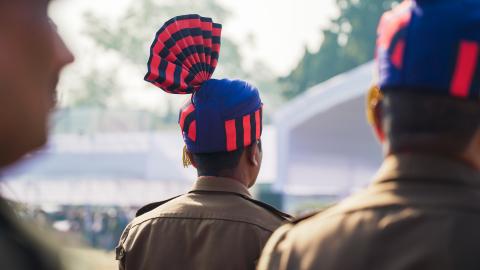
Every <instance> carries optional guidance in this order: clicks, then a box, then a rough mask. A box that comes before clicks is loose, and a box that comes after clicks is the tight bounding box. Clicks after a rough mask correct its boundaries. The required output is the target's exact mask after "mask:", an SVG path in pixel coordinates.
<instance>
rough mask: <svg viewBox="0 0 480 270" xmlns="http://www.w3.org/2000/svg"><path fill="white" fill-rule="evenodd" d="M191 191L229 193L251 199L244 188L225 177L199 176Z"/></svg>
mask: <svg viewBox="0 0 480 270" xmlns="http://www.w3.org/2000/svg"><path fill="white" fill-rule="evenodd" d="M192 191H216V192H230V193H237V194H240V195H242V196H247V197H250V198H251V197H252V195H250V192H249V191H248V189H247V187H246V186H244V185H242V184H241V183H240V182H238V181H236V180H234V179H231V178H225V177H214V176H201V177H199V178H198V180H197V182H195V184H194V185H193V188H192Z"/></svg>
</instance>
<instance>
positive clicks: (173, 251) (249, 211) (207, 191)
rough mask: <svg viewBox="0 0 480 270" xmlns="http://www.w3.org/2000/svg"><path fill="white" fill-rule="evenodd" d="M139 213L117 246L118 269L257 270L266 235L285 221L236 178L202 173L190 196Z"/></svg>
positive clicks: (152, 206) (280, 214)
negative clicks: (204, 175) (251, 194)
mask: <svg viewBox="0 0 480 270" xmlns="http://www.w3.org/2000/svg"><path fill="white" fill-rule="evenodd" d="M156 206H158V207H156ZM155 207H156V208H155ZM151 209H153V210H151ZM148 210H151V211H149V212H148ZM144 212H146V213H144ZM143 213H144V214H143ZM139 214H142V215H140V216H138V217H137V218H136V219H134V220H133V221H132V222H131V223H130V224H129V225H128V226H127V228H126V229H125V232H124V233H123V235H122V237H121V240H120V245H119V247H118V248H117V259H118V260H119V261H120V262H119V267H120V269H122V270H123V269H126V270H140V269H142V270H154V269H155V270H157V269H175V270H180V269H182V270H183V269H209V270H215V269H222V270H224V269H242V270H246V269H255V267H256V263H257V261H258V258H259V257H260V253H261V251H262V249H263V247H264V245H265V243H266V242H267V240H268V238H269V237H270V235H271V234H272V232H273V231H274V230H275V229H277V228H278V227H279V226H280V225H282V223H283V222H284V221H285V217H284V215H283V214H282V213H280V212H278V211H276V210H274V209H273V208H271V207H269V206H267V205H265V204H262V203H260V202H256V201H254V200H253V199H252V198H251V196H250V194H249V192H248V190H247V188H246V187H244V186H243V185H242V184H240V183H239V182H237V181H234V180H231V179H227V178H217V177H202V178H200V179H199V180H198V181H197V183H196V184H195V186H194V188H193V190H192V191H191V192H190V193H189V194H186V195H183V196H180V197H177V198H174V199H173V200H170V201H167V202H163V203H157V204H153V205H149V206H146V207H145V208H144V209H141V210H140V213H139Z"/></svg>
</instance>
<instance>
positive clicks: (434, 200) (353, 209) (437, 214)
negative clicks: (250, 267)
mask: <svg viewBox="0 0 480 270" xmlns="http://www.w3.org/2000/svg"><path fill="white" fill-rule="evenodd" d="M258 269H260V270H266V269H275V270H286V269H292V270H293V269H296V270H297V269H298V270H307V269H322V270H323V269H325V270H333V269H337V270H348V269H356V270H386V269H388V270H406V269H411V270H414V269H418V270H423V269H435V270H443V269H445V270H446V269H449V270H454V269H455V270H474V269H477V270H478V269H480V174H479V172H477V171H475V170H473V169H471V168H470V167H467V166H466V165H464V164H462V163H459V162H456V161H453V160H449V159H443V158H439V157H433V156H422V155H413V154H410V155H399V156H394V157H389V158H387V159H386V160H385V163H384V165H383V167H382V169H381V170H380V172H379V174H378V176H377V179H376V181H375V182H374V184H373V185H371V186H370V187H369V188H368V189H367V190H366V191H364V192H361V193H359V194H357V195H354V196H353V197H351V198H349V199H347V200H345V201H344V202H341V203H340V204H338V205H337V206H334V207H332V208H330V209H327V210H326V211H325V212H323V213H321V214H318V215H316V216H314V217H312V218H309V219H306V220H303V221H299V222H297V224H296V225H286V226H283V227H281V228H280V229H279V230H278V231H277V232H275V234H274V235H273V236H272V239H271V240H270V241H269V242H268V244H267V245H266V247H265V250H264V253H263V255H262V258H261V260H260V263H259V268H258Z"/></svg>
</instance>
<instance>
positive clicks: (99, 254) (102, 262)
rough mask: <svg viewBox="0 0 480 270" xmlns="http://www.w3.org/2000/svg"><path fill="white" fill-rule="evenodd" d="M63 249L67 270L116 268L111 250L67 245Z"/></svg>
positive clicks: (106, 269)
mask: <svg viewBox="0 0 480 270" xmlns="http://www.w3.org/2000/svg"><path fill="white" fill-rule="evenodd" d="M63 250H64V256H65V263H66V264H67V265H66V267H67V270H86V269H88V270H112V269H118V264H117V262H116V261H115V254H114V253H113V252H106V251H102V250H96V249H89V248H77V247H68V248H64V249H63Z"/></svg>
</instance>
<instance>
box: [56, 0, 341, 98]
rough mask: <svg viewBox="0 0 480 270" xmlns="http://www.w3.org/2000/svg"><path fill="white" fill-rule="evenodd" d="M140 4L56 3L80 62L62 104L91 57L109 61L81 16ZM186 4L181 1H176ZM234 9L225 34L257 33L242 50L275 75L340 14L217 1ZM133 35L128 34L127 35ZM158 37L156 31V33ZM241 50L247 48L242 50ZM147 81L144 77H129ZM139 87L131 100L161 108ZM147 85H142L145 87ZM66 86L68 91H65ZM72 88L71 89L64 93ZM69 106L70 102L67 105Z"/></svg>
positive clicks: (302, 3)
mask: <svg viewBox="0 0 480 270" xmlns="http://www.w3.org/2000/svg"><path fill="white" fill-rule="evenodd" d="M132 1H135V0H96V1H92V0H56V1H53V3H52V5H51V9H50V15H51V16H52V18H53V19H54V20H55V22H56V23H57V25H58V27H59V31H60V32H61V34H62V36H63V37H64V39H65V40H66V42H67V44H68V45H69V46H70V47H71V49H72V51H73V52H74V54H75V55H76V58H77V61H76V62H75V64H74V65H73V66H71V67H70V68H69V69H67V71H66V72H65V74H64V76H63V78H62V82H63V84H61V85H60V90H61V93H64V94H63V98H62V97H61V102H65V100H68V99H69V95H71V92H72V91H71V89H70V88H72V87H71V85H74V80H73V79H72V78H75V77H78V74H77V73H78V71H79V70H80V71H87V70H89V69H91V68H92V67H90V66H88V65H89V64H90V63H91V61H90V62H89V61H87V59H89V57H90V59H91V58H92V57H96V58H95V59H99V60H103V59H107V58H108V55H107V54H104V55H102V56H101V57H99V56H98V52H97V55H95V52H94V51H93V50H94V49H95V48H94V47H93V45H92V43H91V42H89V40H88V39H87V38H86V37H85V36H84V35H83V34H82V32H83V31H84V29H83V22H82V15H83V14H84V12H85V11H87V10H91V11H93V12H94V13H96V14H97V15H100V16H105V17H112V18H114V17H115V16H117V15H119V14H121V13H122V12H123V11H124V10H125V8H126V7H127V6H128V4H129V3H131V2H132ZM177 1H182V0H177ZM217 1H218V2H219V3H220V4H222V5H223V6H224V7H225V8H227V9H229V10H230V11H231V12H232V13H233V16H232V18H231V19H230V20H229V21H228V23H224V28H223V33H224V35H226V36H228V37H229V38H231V39H233V40H236V41H237V42H241V41H245V40H246V39H247V37H248V36H250V35H253V37H254V40H255V49H254V50H247V51H245V50H244V51H243V55H244V57H245V62H246V63H252V62H254V61H255V60H261V61H263V62H264V63H266V64H267V66H269V67H270V68H271V69H272V70H273V72H274V73H275V75H286V74H288V73H289V71H290V70H292V69H293V68H294V67H295V65H296V64H297V63H298V60H299V58H300V57H301V56H302V55H303V52H304V49H305V46H308V47H309V48H310V49H316V48H318V46H319V44H320V41H321V37H320V30H321V28H322V27H324V26H326V25H327V24H328V21H329V19H330V18H332V17H334V16H335V15H336V8H335V5H334V0H217ZM125 34H127V35H128V33H125ZM153 34H154V33H152V35H153ZM241 48H242V47H241ZM127 76H130V77H131V76H135V77H138V78H142V77H143V74H135V75H133V74H127ZM129 81H135V82H137V83H140V84H132V85H126V84H128V82H127V83H124V82H122V86H124V88H125V89H127V90H128V89H131V90H132V91H127V93H126V95H128V96H127V97H126V99H127V100H129V101H132V102H133V103H135V104H144V105H145V106H146V107H155V106H158V99H162V98H163V97H164V95H158V94H157V93H153V92H152V91H144V90H140V89H139V88H141V87H140V86H143V85H145V83H143V81H142V80H129ZM141 83H143V84H141ZM64 86H65V87H64ZM64 89H69V91H63V90H64ZM66 103H68V101H67V102H66Z"/></svg>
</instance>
